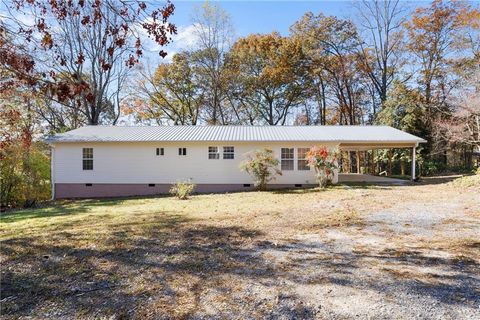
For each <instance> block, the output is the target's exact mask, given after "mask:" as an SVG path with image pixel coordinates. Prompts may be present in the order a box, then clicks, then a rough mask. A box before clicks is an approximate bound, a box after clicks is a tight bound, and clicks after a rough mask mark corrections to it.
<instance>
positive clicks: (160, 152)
mask: <svg viewBox="0 0 480 320" xmlns="http://www.w3.org/2000/svg"><path fill="white" fill-rule="evenodd" d="M163 155H165V149H163V148H157V156H163Z"/></svg>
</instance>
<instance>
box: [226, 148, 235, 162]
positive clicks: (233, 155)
mask: <svg viewBox="0 0 480 320" xmlns="http://www.w3.org/2000/svg"><path fill="white" fill-rule="evenodd" d="M227 148H232V149H231V150H230V151H227ZM226 155H227V157H225V156H226ZM230 156H231V158H230ZM223 159H225V160H233V159H235V146H223Z"/></svg>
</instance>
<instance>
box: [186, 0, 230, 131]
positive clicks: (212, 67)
mask: <svg viewBox="0 0 480 320" xmlns="http://www.w3.org/2000/svg"><path fill="white" fill-rule="evenodd" d="M192 22H193V26H194V27H195V36H196V38H197V44H196V49H197V50H196V51H194V52H193V58H194V59H195V61H196V64H197V73H198V75H199V76H200V77H202V78H203V80H202V82H201V83H202V84H203V89H204V92H205V108H204V113H205V115H204V118H205V120H206V122H207V123H210V124H226V123H227V122H228V118H229V115H227V114H225V113H226V111H225V109H224V107H223V106H224V103H225V102H226V98H227V97H226V94H225V91H226V83H225V82H226V79H225V74H224V57H225V54H226V53H227V52H228V50H229V49H230V46H231V45H232V43H233V39H234V29H233V25H232V23H231V18H230V16H229V15H228V13H227V12H226V11H224V10H223V9H222V8H221V7H220V5H218V4H216V3H215V4H212V3H210V2H208V1H205V2H204V3H203V4H202V5H201V6H200V7H197V8H196V9H195V11H194V14H193V16H192Z"/></svg>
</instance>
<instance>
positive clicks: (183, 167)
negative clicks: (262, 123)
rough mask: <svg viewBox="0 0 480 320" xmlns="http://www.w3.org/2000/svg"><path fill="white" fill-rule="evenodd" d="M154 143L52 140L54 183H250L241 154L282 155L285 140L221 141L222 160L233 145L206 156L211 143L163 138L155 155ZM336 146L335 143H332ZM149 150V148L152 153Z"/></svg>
mask: <svg viewBox="0 0 480 320" xmlns="http://www.w3.org/2000/svg"><path fill="white" fill-rule="evenodd" d="M158 144H159V143H158V142H135V143H132V142H96V143H56V144H55V146H54V148H55V164H54V171H55V172H54V176H55V182H56V183H93V184H99V183H139V184H150V183H155V184H162V183H168V184H170V183H175V182H177V181H183V180H191V181H192V182H193V183H196V184H251V183H252V178H251V177H250V176H249V175H248V174H247V173H246V172H243V171H241V170H240V164H241V162H242V161H244V160H245V155H246V154H247V153H249V152H250V151H252V150H258V149H263V148H270V149H272V150H273V151H274V154H275V157H277V158H278V159H280V155H281V148H283V147H284V146H285V143H281V142H280V143H278V142H277V143H274V142H271V143H264V142H238V143H231V144H229V145H226V144H221V145H220V146H218V151H219V152H221V153H222V155H220V156H221V157H222V158H223V146H233V147H234V151H235V157H234V159H231V160H223V159H222V158H221V160H217V161H213V160H210V159H208V156H207V155H206V153H207V152H208V147H209V146H212V143H211V142H190V143H182V144H179V143H177V142H163V143H162V144H163V148H164V153H165V155H164V156H162V157H161V161H152V158H153V157H156V155H155V152H156V151H155V150H156V148H157V146H158ZM289 145H291V146H292V148H295V149H297V148H306V147H309V146H311V145H325V143H318V144H315V143H311V142H308V143H301V142H298V143H289ZM331 146H332V147H334V146H335V145H331ZM83 148H92V149H93V151H94V152H93V156H94V162H95V163H94V170H85V171H84V170H82V166H81V165H79V159H82V149H83ZM178 148H185V149H187V156H179V155H178ZM152 150H153V151H152ZM271 183H272V184H304V185H305V184H315V175H314V173H313V171H297V170H294V171H288V170H287V171H284V172H283V175H281V176H277V177H276V179H275V180H273V181H272V182H271Z"/></svg>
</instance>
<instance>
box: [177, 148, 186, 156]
mask: <svg viewBox="0 0 480 320" xmlns="http://www.w3.org/2000/svg"><path fill="white" fill-rule="evenodd" d="M178 155H179V156H186V155H187V148H178Z"/></svg>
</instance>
